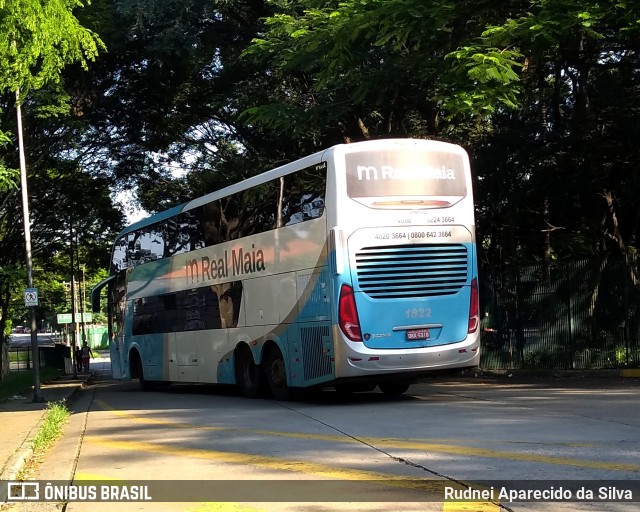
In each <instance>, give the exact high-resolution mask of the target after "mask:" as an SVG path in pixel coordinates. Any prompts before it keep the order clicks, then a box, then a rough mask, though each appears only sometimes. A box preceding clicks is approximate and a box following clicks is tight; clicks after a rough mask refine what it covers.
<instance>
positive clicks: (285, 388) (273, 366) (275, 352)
mask: <svg viewBox="0 0 640 512" xmlns="http://www.w3.org/2000/svg"><path fill="white" fill-rule="evenodd" d="M264 374H265V377H266V378H267V383H268V384H269V389H270V390H271V394H272V395H273V398H275V399H276V400H282V401H286V400H289V399H291V396H292V390H291V388H290V387H289V385H288V384H287V368H286V365H285V363H284V358H283V357H282V352H280V349H279V348H278V347H273V348H272V349H271V350H269V353H268V354H267V357H266V359H265V361H264Z"/></svg>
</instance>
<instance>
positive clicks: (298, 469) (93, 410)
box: [41, 376, 640, 512]
mask: <svg viewBox="0 0 640 512" xmlns="http://www.w3.org/2000/svg"><path fill="white" fill-rule="evenodd" d="M74 409H75V411H76V413H75V414H74V417H73V418H72V423H73V422H75V425H76V426H75V427H73V428H75V429H76V430H77V434H73V428H72V432H70V433H69V434H68V435H66V436H65V437H68V436H71V437H73V436H74V435H75V436H76V437H77V438H78V439H79V440H80V442H79V444H78V456H77V457H76V458H75V460H74V462H73V463H74V464H75V467H74V473H75V483H82V482H85V483H86V484H87V485H89V484H90V483H92V482H93V483H96V484H104V483H105V482H111V481H115V482H119V483H121V484H122V483H124V484H126V485H129V484H131V485H134V484H140V485H147V486H148V488H147V492H148V493H149V494H150V495H151V496H152V498H153V500H154V501H142V502H135V503H128V504H123V503H118V504H117V509H118V510H153V511H158V510H168V511H169V510H170V511H173V510H182V511H185V510H186V511H193V512H205V511H214V510H215V511H220V510H223V511H236V512H238V511H245V512H262V511H271V510H278V511H281V510H305V511H310V512H321V511H322V512H324V511H329V510H385V511H389V510H398V511H405V510H407V511H408V510H421V511H432V510H433V511H448V512H451V511H454V510H455V511H463V510H466V511H472V510H473V511H482V512H486V511H494V510H518V511H520V510H535V511H555V510H562V511H564V510H566V511H582V510H593V511H601V510H603V511H627V510H629V511H631V510H637V509H638V501H635V502H625V497H626V494H625V492H624V491H625V490H627V489H635V490H634V492H635V495H634V499H635V500H638V492H637V491H638V486H639V480H640V478H639V476H640V382H639V381H638V380H636V379H626V380H623V379H554V380H546V379H530V380H527V381H525V380H514V379H507V378H504V379H498V380H492V379H476V378H472V377H471V378H463V379H449V380H447V379H443V378H439V379H434V380H428V381H425V382H423V383H420V384H417V385H414V386H413V387H412V388H411V389H410V390H409V392H408V393H407V394H406V395H404V396H401V397H397V398H389V397H388V396H385V395H382V394H381V393H377V392H373V393H360V394H354V395H352V396H346V397H345V396H340V395H338V394H337V393H335V392H331V391H325V392H322V393H319V394H316V395H311V396H308V397H305V398H304V399H302V400H298V401H294V402H276V401H272V400H264V399H263V400H251V399H246V398H243V397H242V396H240V395H239V394H238V393H237V392H236V391H235V390H234V389H233V388H220V387H212V386H195V385H174V386H169V387H166V388H160V389H159V390H156V391H153V392H146V393H143V392H141V391H138V390H137V384H136V383H133V382H131V383H121V382H114V381H111V380H109V379H108V378H106V376H103V378H98V379H97V381H96V383H95V384H94V385H93V386H91V387H89V388H86V389H85V390H84V391H83V394H82V396H81V397H80V398H79V399H78V400H77V402H76V403H75V404H74ZM68 451H69V452H70V451H72V450H71V449H69V450H68ZM54 457H55V456H54ZM49 463H50V464H51V462H49ZM49 467H51V468H53V466H49ZM43 469H44V471H45V472H46V471H47V469H46V466H43ZM51 471H52V473H51V474H50V475H47V474H42V475H41V478H48V477H49V478H55V475H54V472H55V471H54V470H53V469H52V470H51ZM491 487H493V490H492V492H493V494H491V495H490V497H491V498H493V499H481V498H479V497H480V496H481V495H480V494H477V495H474V496H472V497H473V498H474V500H473V501H472V502H470V501H463V500H462V499H461V498H460V496H461V495H456V494H455V492H456V490H457V492H463V491H464V489H469V488H470V489H473V490H474V491H476V492H477V493H481V492H483V491H484V492H490V491H491ZM527 489H533V490H536V489H537V490H539V491H540V490H542V491H545V492H552V493H553V492H556V495H555V496H552V498H551V499H548V500H545V501H535V500H534V501H528V502H522V501H520V498H521V497H522V495H521V494H519V495H517V496H515V497H514V499H515V501H510V500H509V499H505V497H504V496H503V497H502V498H500V496H499V492H501V491H503V490H504V491H508V492H525V491H527ZM580 489H582V492H583V493H588V492H593V493H594V498H593V499H589V495H588V494H586V498H585V499H584V500H582V501H580V502H571V501H566V500H565V499H564V498H562V497H561V496H560V498H561V499H557V498H558V497H559V496H558V495H557V493H558V492H567V491H569V492H571V493H572V498H575V497H576V493H577V492H578V491H580ZM445 491H446V492H449V493H450V494H449V497H450V498H453V499H449V500H446V501H445V499H444V498H445ZM600 493H604V494H606V497H610V496H611V494H612V493H613V495H614V497H615V498H617V501H615V502H613V501H600V500H599V497H600ZM620 493H622V494H620ZM482 496H484V495H482ZM157 500H160V502H159V501H157ZM114 505H115V504H114V503H87V502H72V503H69V504H68V505H67V507H66V510H67V511H68V512H84V511H91V512H96V511H100V510H105V511H106V510H113V509H114Z"/></svg>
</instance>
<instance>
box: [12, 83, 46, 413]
mask: <svg viewBox="0 0 640 512" xmlns="http://www.w3.org/2000/svg"><path fill="white" fill-rule="evenodd" d="M16 116H17V118H18V120H17V121H18V151H19V153H20V187H21V189H22V220H23V223H24V246H25V252H26V257H27V282H28V286H29V288H33V262H32V259H31V220H30V217H29V194H28V191H27V161H26V158H25V155H24V140H23V138H22V109H21V108H20V90H19V89H18V90H16ZM29 312H30V316H31V351H32V353H33V354H32V355H33V401H34V402H44V398H43V397H42V394H41V393H40V352H39V347H38V326H37V323H36V307H35V306H30V307H29Z"/></svg>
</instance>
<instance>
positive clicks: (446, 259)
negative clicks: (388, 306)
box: [356, 244, 468, 299]
mask: <svg viewBox="0 0 640 512" xmlns="http://www.w3.org/2000/svg"><path fill="white" fill-rule="evenodd" d="M467 265H468V255H467V248H466V247H465V246H464V245H462V244H422V245H396V246H381V247H364V248H363V249H362V250H360V251H359V252H357V253H356V268H357V272H358V284H359V286H360V289H361V290H362V291H363V292H365V293H366V294H367V295H369V296H370V297H371V298H374V299H394V298H404V297H406V298H411V297H429V296H438V295H451V294H454V293H456V292H457V291H458V290H459V289H460V288H462V286H463V285H464V284H465V283H466V282H467Z"/></svg>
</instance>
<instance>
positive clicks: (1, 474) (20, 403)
mask: <svg viewBox="0 0 640 512" xmlns="http://www.w3.org/2000/svg"><path fill="white" fill-rule="evenodd" d="M103 363H104V359H102V358H99V357H96V358H95V359H92V360H91V363H90V371H89V373H79V374H78V375H77V378H76V379H74V378H73V375H72V374H70V375H61V376H60V377H59V378H57V379H56V380H54V381H50V382H46V383H42V384H41V385H40V396H41V397H42V398H44V400H45V402H41V403H34V402H33V390H32V389H31V390H28V392H27V393H25V394H24V395H23V396H21V397H20V398H16V399H13V400H7V401H4V402H0V424H1V425H2V443H0V480H13V479H14V478H15V475H16V474H17V473H18V472H19V471H20V470H21V468H22V467H23V465H24V464H25V462H26V461H28V460H29V458H30V457H31V455H32V453H33V452H32V450H31V440H32V438H33V437H34V436H35V435H36V433H37V432H38V429H39V427H40V424H41V423H42V420H43V418H44V414H45V411H46V408H47V403H49V402H58V401H60V400H67V401H69V400H72V399H73V397H74V395H75V394H76V393H77V392H78V391H79V390H80V388H81V387H82V386H84V385H85V383H86V382H87V381H88V380H89V379H90V378H91V377H92V375H93V373H94V368H95V367H97V366H98V365H100V366H102V365H103Z"/></svg>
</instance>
